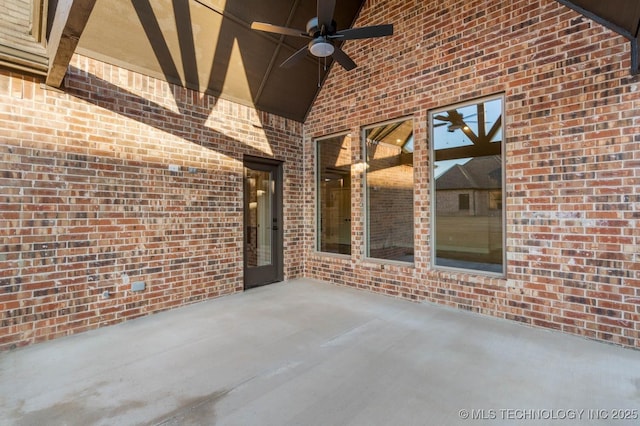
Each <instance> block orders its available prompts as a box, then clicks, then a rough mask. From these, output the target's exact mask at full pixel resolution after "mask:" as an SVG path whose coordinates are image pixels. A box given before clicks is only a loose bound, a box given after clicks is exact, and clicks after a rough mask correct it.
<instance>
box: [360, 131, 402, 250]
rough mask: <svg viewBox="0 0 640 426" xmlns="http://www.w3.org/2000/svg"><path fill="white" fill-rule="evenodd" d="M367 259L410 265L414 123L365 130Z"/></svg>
mask: <svg viewBox="0 0 640 426" xmlns="http://www.w3.org/2000/svg"><path fill="white" fill-rule="evenodd" d="M364 140H365V158H366V161H367V164H366V174H365V180H366V225H367V226H366V229H367V232H366V236H367V240H366V249H367V257H370V258H376V259H386V260H395V261H401V262H413V243H414V238H413V229H414V214H413V121H412V120H400V121H393V122H389V123H383V124H379V125H376V126H372V127H369V128H366V129H364Z"/></svg>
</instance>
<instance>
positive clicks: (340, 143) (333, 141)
mask: <svg viewBox="0 0 640 426" xmlns="http://www.w3.org/2000/svg"><path fill="white" fill-rule="evenodd" d="M316 155H317V166H318V170H317V173H316V176H317V179H318V181H317V194H318V210H317V211H318V228H319V229H318V247H317V249H318V251H322V252H328V253H340V254H351V141H350V139H349V137H348V136H346V135H341V136H335V137H331V138H327V139H321V140H318V141H316Z"/></svg>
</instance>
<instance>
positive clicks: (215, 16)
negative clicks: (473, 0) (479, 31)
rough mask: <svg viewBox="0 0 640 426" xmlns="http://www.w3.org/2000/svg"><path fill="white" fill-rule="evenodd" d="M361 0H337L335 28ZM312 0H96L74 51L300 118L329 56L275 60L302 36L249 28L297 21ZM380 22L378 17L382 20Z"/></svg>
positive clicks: (300, 25)
mask: <svg viewBox="0 0 640 426" xmlns="http://www.w3.org/2000/svg"><path fill="white" fill-rule="evenodd" d="M361 3H362V1H361V0H340V1H338V2H337V4H336V8H335V15H334V16H335V20H336V22H337V23H338V27H339V29H346V28H349V27H350V26H351V24H352V23H353V21H354V19H355V17H356V15H357V13H358V11H359V9H360V6H361ZM315 16H316V0H277V1H273V0H271V1H265V0H226V1H225V0H153V1H151V0H136V1H131V0H98V1H97V2H96V5H95V7H94V9H93V12H92V13H91V17H90V18H89V21H88V23H87V27H86V28H85V31H84V33H83V34H82V37H81V39H80V43H79V45H78V52H79V53H82V54H85V55H87V56H91V57H95V58H99V59H103V60H105V61H106V62H110V63H114V64H117V65H121V66H123V67H125V68H132V69H134V70H137V71H140V72H142V73H144V74H147V75H152V76H156V77H160V78H163V79H166V80H168V81H171V82H175V83H178V84H182V85H184V86H186V87H189V88H193V89H197V90H200V91H201V92H208V93H212V94H214V95H216V96H218V95H221V96H223V97H225V98H227V99H231V100H234V101H237V102H240V103H243V104H249V105H253V106H255V107H257V108H258V109H261V110H264V111H269V112H273V113H276V114H278V115H281V116H284V117H288V118H292V119H294V120H297V121H303V120H304V118H305V115H306V113H307V110H308V109H309V106H310V105H311V103H312V102H313V100H314V98H315V95H316V92H317V89H318V83H319V81H321V80H322V79H324V77H325V75H326V73H327V70H328V69H329V68H328V67H329V66H330V65H331V58H329V60H328V61H327V64H326V65H327V68H326V70H325V67H324V65H325V64H324V61H323V62H322V66H321V67H319V63H318V62H319V61H318V60H317V58H315V57H313V56H311V55H310V54H308V55H307V57H306V59H305V60H303V61H300V62H299V63H297V64H295V65H294V66H292V67H291V68H287V69H284V68H281V67H280V64H281V63H282V62H283V61H284V60H285V59H287V58H288V57H289V56H290V55H292V54H293V53H294V52H296V51H297V50H298V49H299V48H301V47H303V46H304V45H306V44H307V43H308V40H307V39H304V38H299V37H292V36H279V35H276V34H270V33H265V32H260V31H255V30H252V29H251V28H250V26H251V23H252V22H253V21H261V22H268V23H272V24H275V25H280V26H287V27H292V28H297V29H301V30H302V32H305V31H304V30H305V27H306V24H307V21H308V20H309V19H311V18H312V17H315ZM381 23H382V22H381Z"/></svg>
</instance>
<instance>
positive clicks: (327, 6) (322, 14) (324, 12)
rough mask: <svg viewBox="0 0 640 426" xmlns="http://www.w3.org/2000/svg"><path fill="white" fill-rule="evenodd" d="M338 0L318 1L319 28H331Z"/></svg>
mask: <svg viewBox="0 0 640 426" xmlns="http://www.w3.org/2000/svg"><path fill="white" fill-rule="evenodd" d="M335 8H336V0H318V28H321V27H322V26H323V25H324V26H325V27H327V28H329V27H331V22H332V21H333V11H334V9H335Z"/></svg>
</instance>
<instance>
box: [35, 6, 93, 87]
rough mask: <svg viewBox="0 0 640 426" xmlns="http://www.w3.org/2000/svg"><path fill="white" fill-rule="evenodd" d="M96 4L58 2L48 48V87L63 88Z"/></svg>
mask: <svg viewBox="0 0 640 426" xmlns="http://www.w3.org/2000/svg"><path fill="white" fill-rule="evenodd" d="M95 4H96V0H59V1H58V6H57V8H56V11H55V16H54V18H53V25H52V27H51V34H50V36H49V44H48V47H47V55H48V56H49V71H48V72H47V79H46V83H47V85H48V86H51V87H60V86H62V81H63V80H64V76H65V74H66V73H67V68H68V67H69V63H70V62H71V57H72V56H73V53H74V52H75V50H76V46H77V45H78V41H80V36H81V35H82V31H84V27H85V26H86V25H87V21H88V20H89V16H90V15H91V11H92V10H93V6H94V5H95Z"/></svg>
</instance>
